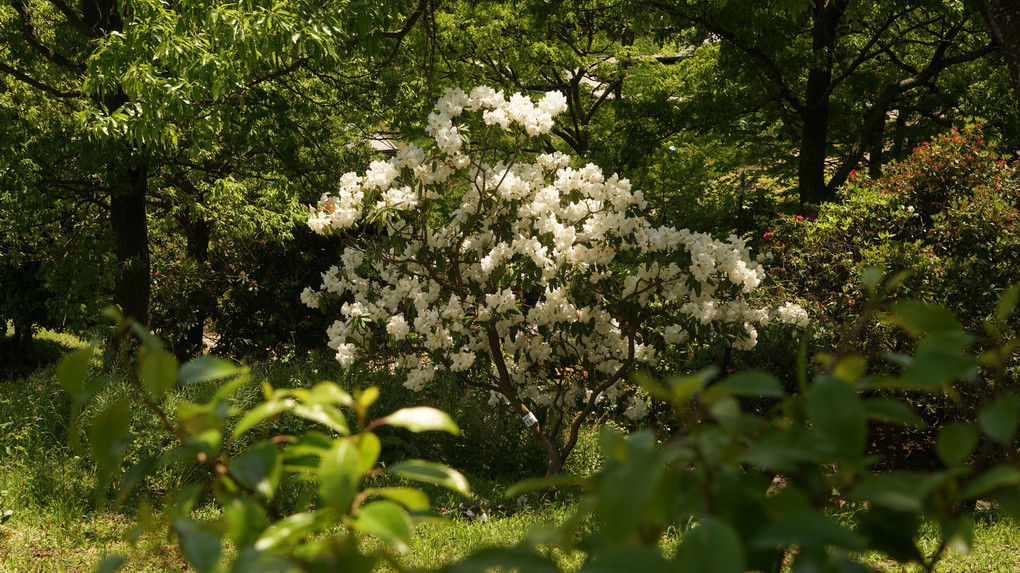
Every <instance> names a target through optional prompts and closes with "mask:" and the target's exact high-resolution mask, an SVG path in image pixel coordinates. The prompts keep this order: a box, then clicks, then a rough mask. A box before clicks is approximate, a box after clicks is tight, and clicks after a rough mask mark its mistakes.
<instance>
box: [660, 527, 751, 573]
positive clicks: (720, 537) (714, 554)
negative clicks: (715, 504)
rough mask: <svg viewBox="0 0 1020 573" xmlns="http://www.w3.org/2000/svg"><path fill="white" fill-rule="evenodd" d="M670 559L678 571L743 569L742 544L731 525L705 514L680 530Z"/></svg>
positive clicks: (709, 572) (721, 572)
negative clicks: (684, 530) (689, 527)
mask: <svg viewBox="0 0 1020 573" xmlns="http://www.w3.org/2000/svg"><path fill="white" fill-rule="evenodd" d="M673 561H674V562H675V563H676V564H677V565H678V566H679V567H680V569H679V570H680V571H698V572H699V573H743V572H744V569H745V567H744V564H745V557H744V546H743V544H742V543H741V542H740V535H739V534H738V533H737V531H736V530H735V529H734V528H733V526H732V525H730V524H729V523H726V522H725V521H723V520H722V519H718V518H715V517H707V518H705V519H703V520H701V522H700V523H698V525H697V526H696V527H695V528H694V529H692V530H690V531H688V532H687V533H685V534H684V537H683V539H682V540H681V541H680V546H679V547H677V549H676V556H675V557H674V558H673Z"/></svg>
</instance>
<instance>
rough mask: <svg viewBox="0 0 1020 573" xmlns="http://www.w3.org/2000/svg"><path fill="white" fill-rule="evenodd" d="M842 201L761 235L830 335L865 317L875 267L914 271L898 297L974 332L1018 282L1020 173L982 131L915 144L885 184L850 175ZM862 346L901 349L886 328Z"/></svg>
mask: <svg viewBox="0 0 1020 573" xmlns="http://www.w3.org/2000/svg"><path fill="white" fill-rule="evenodd" d="M840 199H841V200H840V201H839V202H836V203H827V204H824V205H822V207H821V208H820V210H819V211H818V214H817V217H807V218H805V217H800V216H798V217H795V218H788V219H786V220H785V221H782V222H780V223H779V224H778V225H777V227H776V229H775V230H774V231H771V232H767V233H766V234H765V235H766V236H765V237H764V240H765V245H766V248H768V249H770V250H771V251H772V252H773V253H774V254H775V255H776V257H777V258H776V262H775V264H774V267H773V268H774V270H773V276H774V277H775V279H776V281H777V282H778V283H779V285H780V286H781V287H784V288H787V289H789V290H792V291H793V292H794V293H795V294H796V295H798V296H800V297H801V298H803V299H805V300H806V301H808V302H809V303H813V304H812V306H813V307H814V310H815V311H816V312H815V314H814V316H816V317H819V318H821V319H822V320H823V322H824V320H825V319H828V324H826V325H825V326H826V327H827V328H829V329H832V328H834V326H835V325H836V324H838V323H846V322H847V321H846V318H847V316H855V315H859V314H860V312H861V310H862V308H863V304H864V302H865V297H864V296H863V293H862V292H861V291H860V290H859V289H858V288H857V285H858V284H860V282H861V279H862V277H863V275H864V272H865V270H866V269H869V268H871V267H878V268H880V269H882V270H883V271H884V272H885V273H887V274H892V273H897V272H900V271H909V276H905V277H904V279H903V282H902V285H901V286H900V288H899V289H898V291H897V294H896V295H894V296H907V297H911V298H916V299H919V300H926V301H930V302H935V303H937V304H940V305H943V306H946V307H947V308H949V309H950V310H952V311H953V312H954V313H956V314H957V316H959V317H960V320H961V321H963V323H964V324H965V325H966V326H967V327H968V328H971V329H975V330H976V329H978V328H980V325H981V323H982V322H983V321H984V319H985V313H986V312H987V310H988V309H989V308H993V306H994V304H995V301H996V300H997V299H998V297H999V296H1000V295H1001V293H1002V292H1003V291H1005V289H1006V288H1008V286H1009V285H1010V283H1011V282H1013V281H1015V280H1016V276H1017V275H1016V269H1017V266H1018V263H1020V171H1018V168H1017V165H1016V163H1007V162H1005V161H1003V160H1000V159H999V158H997V157H996V156H995V155H994V154H993V153H991V152H989V151H988V150H987V149H986V146H985V144H984V141H983V140H982V138H981V133H980V129H979V128H978V127H970V128H967V129H965V130H963V131H960V130H955V129H954V130H953V131H951V132H950V133H948V134H946V135H943V136H942V137H939V138H938V139H936V140H935V141H933V142H930V143H926V144H924V145H922V146H921V147H918V148H917V149H916V150H915V151H914V153H913V154H912V155H911V156H910V157H909V158H908V159H907V160H906V161H904V162H902V163H898V164H894V165H892V166H891V167H889V168H888V169H887V170H886V171H885V173H884V175H883V177H881V178H879V179H871V178H869V177H867V175H866V174H864V173H856V174H854V175H852V176H851V178H850V180H849V181H848V183H847V184H846V185H845V186H844V187H843V188H842V189H841V191H840ZM1018 324H1020V322H1018V320H1017V319H1015V318H1014V319H1013V322H1012V323H1011V327H1012V328H1014V329H1015V328H1016V326H1017V325H1018ZM864 342H865V343H866V344H869V345H870V346H871V348H873V349H875V350H895V347H896V344H897V341H896V340H890V339H888V338H884V337H882V333H881V332H876V333H875V337H872V338H865V339H864Z"/></svg>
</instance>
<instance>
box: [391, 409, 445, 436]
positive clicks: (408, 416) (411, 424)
mask: <svg viewBox="0 0 1020 573" xmlns="http://www.w3.org/2000/svg"><path fill="white" fill-rule="evenodd" d="M380 422H382V423H384V424H387V425H389V426H394V427H397V428H405V429H407V430H410V431H412V432H427V431H431V430H437V431H441V432H448V433H450V434H453V435H455V436H456V435H459V434H460V428H458V427H457V424H456V423H455V422H454V421H453V418H450V416H448V415H447V414H446V412H443V411H442V410H437V409H436V408H429V407H427V406H419V407H416V408H401V409H400V410H397V411H396V412H393V413H392V414H390V415H389V416H386V417H385V418H382V419H380Z"/></svg>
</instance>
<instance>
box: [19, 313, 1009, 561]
mask: <svg viewBox="0 0 1020 573" xmlns="http://www.w3.org/2000/svg"><path fill="white" fill-rule="evenodd" d="M82 345H83V342H82V341H81V340H79V339H76V338H74V337H70V336H67V335H60V334H56V333H50V332H44V333H42V334H41V335H40V340H39V349H40V351H39V356H40V362H41V364H40V365H39V366H38V367H37V368H33V369H28V370H21V371H15V370H13V369H6V370H3V371H0V512H2V511H5V510H7V509H11V510H13V511H14V514H13V516H12V518H11V519H10V520H9V521H8V522H6V523H5V524H3V525H0V573H6V572H21V571H92V570H93V569H94V568H95V566H96V565H97V564H98V563H99V562H101V561H102V560H103V559H104V558H105V557H107V556H108V555H112V554H120V555H124V556H126V557H127V558H128V563H127V566H126V568H125V570H130V571H153V572H155V571H182V570H188V566H187V564H186V563H185V561H184V560H183V559H182V558H181V557H180V556H179V555H178V553H177V551H176V549H175V547H174V542H175V540H174V539H168V538H166V537H165V536H162V535H153V534H147V535H143V536H142V537H141V538H139V539H138V540H136V542H135V543H133V544H132V543H129V542H128V541H127V537H126V534H127V532H128V531H129V530H130V528H131V526H132V523H133V522H134V517H133V512H134V511H135V509H136V508H135V506H133V505H132V504H131V503H128V504H127V505H126V506H125V507H122V508H120V509H118V510H113V509H111V508H110V507H109V506H108V505H105V504H104V503H102V501H104V500H99V501H97V500H96V498H95V496H94V495H93V490H94V487H95V484H96V477H95V472H94V466H93V464H92V462H91V461H90V459H89V457H88V454H87V453H86V452H85V451H82V450H75V449H73V448H71V447H70V446H69V445H68V443H69V436H68V428H69V427H70V413H71V403H70V399H69V398H68V397H67V396H66V395H65V394H64V393H63V392H62V391H61V390H60V389H59V387H58V385H57V384H56V382H55V379H54V371H55V363H56V360H57V359H58V358H59V356H61V355H62V354H63V353H65V352H67V351H68V350H71V349H74V348H77V347H80V346H82ZM95 365H96V367H97V368H102V365H101V364H100V363H99V360H98V359H97V360H96V363H95ZM253 371H254V376H253V380H254V381H253V382H252V384H251V385H250V386H249V387H246V388H244V389H243V390H242V391H241V392H240V401H241V402H242V407H250V406H251V405H253V404H254V403H256V402H257V401H258V400H259V398H260V396H261V388H260V385H259V384H260V382H261V381H262V380H266V381H269V382H270V383H271V384H273V385H274V386H276V387H293V386H299V385H312V384H314V383H316V382H318V381H321V380H327V379H332V380H335V381H337V382H339V383H341V384H344V385H348V386H349V387H364V386H367V385H380V386H382V387H383V398H382V399H381V400H380V403H379V404H378V406H377V409H376V414H378V415H383V414H385V413H388V412H389V411H391V410H393V409H396V408H398V407H402V406H406V405H416V404H417V403H435V404H438V405H440V406H441V407H443V408H444V409H447V410H448V411H450V412H452V413H453V414H454V417H455V418H457V419H458V420H459V421H460V422H461V425H462V429H463V430H464V433H465V436H464V437H462V438H456V439H455V438H443V439H442V440H439V439H423V438H421V437H420V436H415V435H411V434H406V433H400V432H394V433H392V434H389V435H386V436H383V437H384V438H385V439H386V440H387V441H386V442H385V443H387V444H388V446H387V451H386V452H384V456H385V455H390V456H395V457H394V458H393V459H397V458H398V457H399V456H401V455H413V456H415V457H419V456H420V457H425V458H428V459H437V460H440V461H444V462H446V463H449V464H450V465H453V466H454V467H458V468H461V469H464V468H473V469H475V472H476V475H469V478H470V479H471V483H472V485H473V487H474V488H475V490H476V498H475V499H474V500H473V501H470V502H464V501H463V500H461V499H459V498H457V497H455V496H454V495H452V494H449V493H446V492H445V491H444V490H439V489H438V488H426V492H427V493H428V494H429V495H430V497H431V498H432V499H433V500H434V503H435V505H436V506H437V507H438V508H439V510H440V513H445V514H448V515H450V516H453V517H452V518H451V519H449V520H447V521H446V522H445V523H434V522H423V523H420V524H418V525H417V527H416V530H415V538H414V541H413V544H412V546H411V549H410V551H409V552H407V553H406V554H404V555H399V556H395V557H394V562H395V563H396V564H398V565H399V566H400V567H409V568H433V567H438V566H442V565H444V564H449V563H451V562H455V561H457V560H459V559H461V558H463V557H464V556H466V555H468V554H470V553H472V552H474V551H477V550H479V549H481V548H485V547H491V546H510V545H514V544H517V543H519V542H520V541H522V540H524V539H526V538H528V536H529V535H530V534H531V532H532V531H534V529H535V528H536V527H538V528H541V527H555V526H556V525H557V524H559V523H561V522H563V521H564V520H566V519H567V518H568V517H569V516H570V515H571V513H572V512H573V510H574V508H575V506H574V502H573V501H572V500H569V499H567V498H566V496H565V494H564V495H562V496H560V499H558V500H555V501H539V500H538V499H537V498H534V497H533V498H532V499H531V500H530V501H528V502H527V504H526V505H519V504H518V503H517V500H506V499H504V495H503V492H505V491H506V488H507V487H508V486H509V484H511V483H513V482H514V481H516V480H517V479H520V478H522V477H525V476H526V475H528V472H532V473H534V471H535V467H530V466H529V465H528V464H529V463H530V464H531V465H532V466H533V465H534V463H533V462H534V460H533V459H531V458H529V457H528V456H529V455H532V454H531V452H530V451H529V450H528V446H529V443H528V442H527V440H526V439H522V436H523V434H522V433H520V432H519V431H518V429H517V428H518V426H519V424H518V425H516V426H515V425H513V423H514V422H516V419H514V418H513V417H508V419H507V420H503V419H501V418H500V416H499V415H498V414H493V412H492V410H491V409H487V408H486V407H484V405H482V404H480V403H475V402H473V401H472V400H473V398H471V397H470V396H468V395H465V394H460V393H457V392H455V391H454V392H451V391H447V393H446V394H441V393H439V394H436V395H429V396H422V395H419V394H410V393H408V392H406V391H403V389H402V388H401V387H400V386H399V381H394V380H393V379H392V378H388V377H387V376H385V375H381V374H380V375H378V376H376V377H371V378H367V379H361V380H351V379H349V378H345V374H344V373H343V372H342V371H341V370H340V369H339V368H338V367H337V366H336V364H335V363H334V362H333V361H331V360H326V359H317V358H311V359H308V360H305V361H292V362H291V363H288V364H279V365H277V364H269V365H260V366H257V367H255V368H254V369H253ZM111 376H112V377H113V378H116V372H112V373H111ZM211 390H212V389H211V388H202V387H195V388H191V389H189V390H187V391H186V392H184V393H182V394H179V395H177V396H175V397H173V399H174V400H184V399H198V398H200V397H201V395H202V394H208V393H209V392H210V391H211ZM118 392H119V393H121V394H123V393H124V392H126V389H124V388H121V389H119V390H118V389H116V388H115V389H114V390H112V393H113V395H111V396H108V397H105V400H107V403H109V402H108V401H109V400H113V399H115V398H116V397H117V395H118ZM189 393H190V394H189ZM89 415H90V412H88V411H86V412H84V413H83V416H85V417H87V416H89ZM150 425H151V424H150ZM151 430H152V428H151V427H150V426H149V425H147V422H146V421H145V420H144V419H142V420H136V427H135V429H134V431H135V433H136V434H139V440H138V442H139V446H138V447H140V448H143V449H148V450H150V451H151V450H153V449H158V448H161V447H165V445H166V444H165V443H164V442H162V441H160V440H159V439H157V438H156V437H154V436H155V433H154V432H152V431H151ZM596 442H597V438H596V435H595V431H594V429H590V430H589V431H588V432H587V433H586V434H585V437H584V439H583V440H582V443H581V445H580V446H579V450H578V451H577V452H576V457H575V458H574V461H573V462H571V463H572V465H571V466H569V468H572V469H573V470H574V471H575V472H577V473H588V472H590V471H592V470H593V469H595V468H597V467H598V465H599V463H600V458H599V454H598V452H597V445H596ZM477 444H486V447H478V446H477ZM539 465H540V464H539ZM522 467H523V469H522ZM187 477H188V476H186V475H181V474H165V475H162V476H160V478H159V480H158V481H156V482H150V483H149V484H147V488H146V489H147V493H148V494H149V495H150V496H153V497H155V498H157V499H158V498H159V497H160V495H161V494H162V493H163V492H166V491H172V490H173V489H174V488H175V487H176V486H177V485H179V484H180V483H182V482H183V481H185V480H186V478H187ZM481 498H488V499H490V500H492V501H491V502H489V501H481ZM461 503H472V504H473V503H478V504H480V505H482V506H483V507H487V508H489V513H488V516H489V519H488V521H486V522H481V521H477V520H476V521H467V520H465V519H463V518H460V517H456V516H457V514H458V511H457V508H458V505H459V504H461ZM215 513H216V509H215V508H213V507H211V506H210V507H204V508H202V510H201V514H202V515H203V516H205V517H207V518H209V517H212V516H214V515H215ZM678 537H679V535H678V534H676V533H675V532H672V533H671V534H670V535H669V536H668V538H664V541H663V543H664V549H665V550H666V551H667V552H668V551H669V548H670V547H674V546H675V545H676V543H677V542H678ZM937 538H938V532H937V531H936V530H935V528H934V527H927V528H926V529H925V530H924V535H923V537H922V539H921V546H922V549H923V550H924V551H927V552H929V553H930V552H933V551H935V549H936V540H937ZM366 547H367V548H369V549H372V548H381V545H379V544H378V543H377V542H372V541H369V542H368V543H367V545H366ZM1018 550H1020V526H1018V525H1017V524H1016V523H1014V522H1013V521H1011V520H1010V519H1008V518H1006V517H1004V516H1002V515H999V514H998V513H996V512H995V511H992V510H988V511H983V512H980V513H978V514H977V515H976V516H975V526H974V543H973V544H972V548H971V550H970V551H969V552H966V553H961V552H958V551H955V550H952V549H951V550H948V551H947V552H946V553H945V555H944V558H943V560H942V562H941V564H940V566H939V567H938V569H937V571H940V572H945V573H949V572H954V573H955V572H967V571H974V572H979V571H980V572H999V571H1001V572H1005V571H1016V570H1020V557H1017V555H1020V551H1018ZM551 556H552V557H553V558H554V559H555V561H556V562H557V563H558V564H559V565H560V567H561V569H563V570H565V571H573V570H576V569H577V568H579V567H580V565H581V564H582V562H583V559H584V554H583V553H581V552H573V553H564V552H559V551H557V552H555V553H553V554H552V555H551ZM863 559H864V560H865V562H867V563H868V564H870V565H872V566H874V567H876V568H877V569H879V570H880V571H887V572H890V573H892V572H897V573H900V572H902V573H915V572H920V571H922V569H921V568H920V567H917V566H904V565H900V564H897V563H895V562H892V561H890V560H888V559H883V558H882V557H881V556H877V555H871V556H864V558H863Z"/></svg>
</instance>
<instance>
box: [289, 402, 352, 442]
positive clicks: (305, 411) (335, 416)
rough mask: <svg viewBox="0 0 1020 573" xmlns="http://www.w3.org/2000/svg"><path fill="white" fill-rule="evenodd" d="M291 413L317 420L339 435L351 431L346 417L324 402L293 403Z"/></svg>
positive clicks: (344, 434) (345, 434) (347, 433)
mask: <svg viewBox="0 0 1020 573" xmlns="http://www.w3.org/2000/svg"><path fill="white" fill-rule="evenodd" d="M290 411H291V413H292V414H294V415H295V416H298V417H301V418H304V419H306V420H311V421H313V422H318V423H320V424H322V425H323V426H326V427H327V428H329V429H331V430H333V431H334V432H336V433H338V434H340V435H341V436H347V435H349V434H350V433H351V429H350V427H349V426H348V425H347V417H346V416H344V414H343V412H341V411H340V410H339V409H338V408H336V407H335V406H329V405H325V404H294V405H293V406H292V407H291V410H290Z"/></svg>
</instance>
